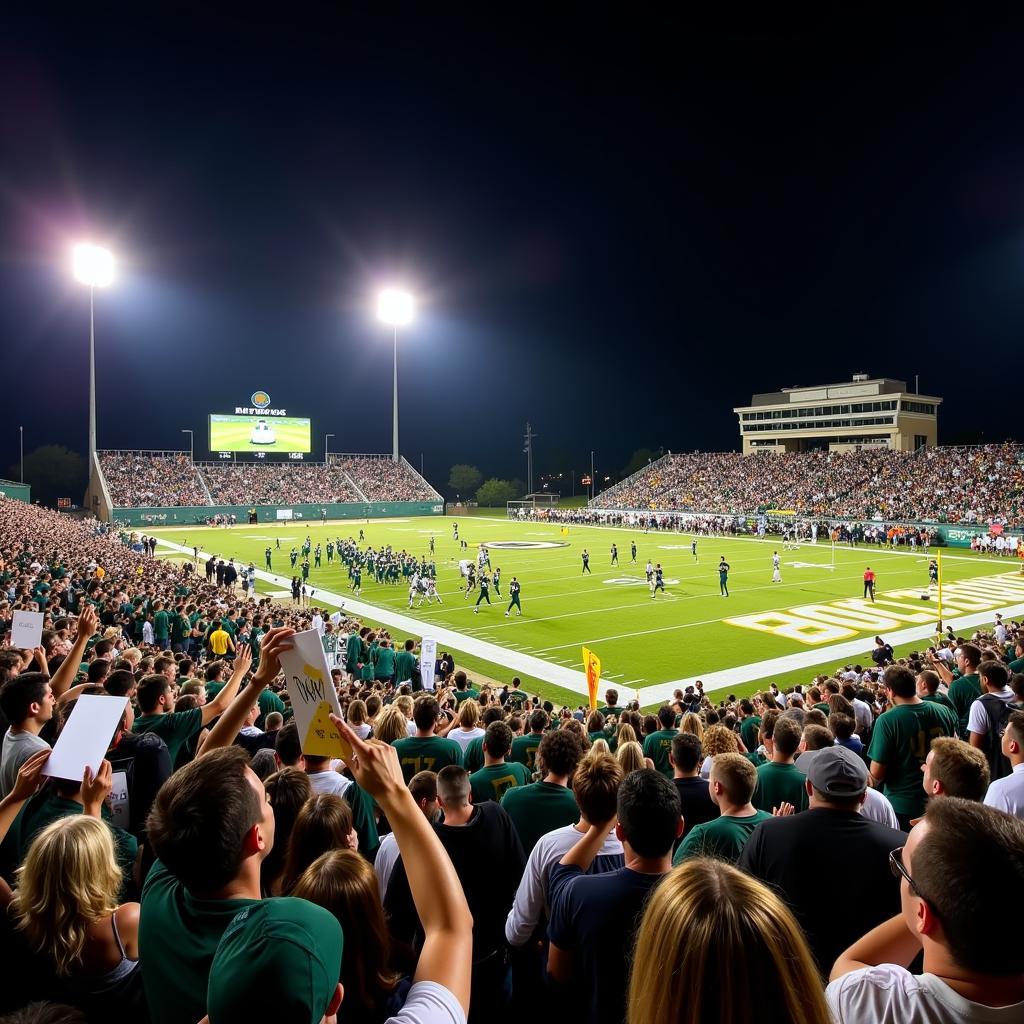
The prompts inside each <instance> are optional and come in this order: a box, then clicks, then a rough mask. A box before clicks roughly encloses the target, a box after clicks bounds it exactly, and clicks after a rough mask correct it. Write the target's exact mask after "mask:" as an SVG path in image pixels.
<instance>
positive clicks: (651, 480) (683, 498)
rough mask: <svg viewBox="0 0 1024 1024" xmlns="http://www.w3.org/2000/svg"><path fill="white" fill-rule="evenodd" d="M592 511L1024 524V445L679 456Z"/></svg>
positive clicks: (597, 501) (620, 487) (625, 484)
mask: <svg viewBox="0 0 1024 1024" xmlns="http://www.w3.org/2000/svg"><path fill="white" fill-rule="evenodd" d="M590 507H592V508H595V509H598V508H599V509H635V510H644V511H646V510H652V511H656V512H665V511H684V512H696V513H711V514H728V513H747V514H750V513H754V512H757V511H760V510H764V509H778V510H789V511H792V512H796V513H798V514H800V515H804V516H817V517H822V518H829V517H834V518H852V519H884V520H886V521H893V522H899V521H907V522H940V523H964V524H967V523H991V522H1001V523H1008V524H1010V525H1014V526H1017V525H1021V524H1022V523H1024V446H1021V445H1016V444H1001V445H985V446H981V447H976V448H954V447H950V448H925V449H921V450H920V451H917V452H899V451H893V450H890V449H876V448H868V449H863V450H861V451H855V452H835V453H830V452H813V453H787V454H772V453H765V454H758V455H747V456H744V455H741V454H739V453H737V452H717V453H714V452H712V453H703V452H693V453H687V454H669V455H665V456H664V457H663V458H661V459H659V460H658V461H657V462H654V463H652V464H651V465H650V466H647V467H645V468H644V469H642V470H641V471H640V472H638V473H635V474H634V475H633V476H631V477H629V478H628V479H626V480H623V481H622V482H620V483H618V484H616V485H614V486H613V487H610V488H609V489H608V490H606V491H603V492H601V493H600V494H598V495H597V496H596V497H595V498H594V500H593V501H591V502H590Z"/></svg>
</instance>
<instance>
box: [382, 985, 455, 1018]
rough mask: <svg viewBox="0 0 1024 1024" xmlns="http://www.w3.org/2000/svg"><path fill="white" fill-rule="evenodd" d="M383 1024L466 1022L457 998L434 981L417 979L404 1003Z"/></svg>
mask: <svg viewBox="0 0 1024 1024" xmlns="http://www.w3.org/2000/svg"><path fill="white" fill-rule="evenodd" d="M385 1024H466V1014H465V1013H464V1012H463V1010H462V1007H461V1006H459V1001H458V999H456V998H455V996H454V995H453V994H452V993H451V992H449V991H448V989H446V988H445V987H444V985H438V984H437V982H436V981H417V982H416V984H415V985H413V987H412V988H411V989H409V994H408V995H407V996H406V997H405V1005H404V1006H403V1007H402V1008H401V1010H399V1011H398V1013H396V1014H395V1015H394V1017H388V1019H387V1021H386V1022H385Z"/></svg>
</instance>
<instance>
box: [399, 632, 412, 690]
mask: <svg viewBox="0 0 1024 1024" xmlns="http://www.w3.org/2000/svg"><path fill="white" fill-rule="evenodd" d="M415 650H416V641H415V640H412V639H410V640H406V641H405V644H404V646H403V648H402V650H400V651H399V652H398V654H397V655H396V656H395V686H401V685H402V683H408V682H409V681H410V680H411V679H412V676H413V673H414V672H415V671H416V655H415V653H414V652H415Z"/></svg>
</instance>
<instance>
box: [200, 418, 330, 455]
mask: <svg viewBox="0 0 1024 1024" xmlns="http://www.w3.org/2000/svg"><path fill="white" fill-rule="evenodd" d="M310 422H311V421H310V420H308V419H304V418H301V417H297V416H233V415H232V416H227V415H220V414H218V413H214V414H212V415H211V416H210V451H211V452H251V453H256V452H281V453H285V452H302V453H303V454H306V453H308V452H309V451H310V449H311V444H310V437H311V430H310Z"/></svg>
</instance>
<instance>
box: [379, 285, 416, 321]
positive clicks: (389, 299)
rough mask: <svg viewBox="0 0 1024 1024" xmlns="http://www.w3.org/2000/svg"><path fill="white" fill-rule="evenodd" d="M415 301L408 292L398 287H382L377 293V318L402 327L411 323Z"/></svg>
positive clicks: (414, 310)
mask: <svg viewBox="0 0 1024 1024" xmlns="http://www.w3.org/2000/svg"><path fill="white" fill-rule="evenodd" d="M415 312H416V301H415V299H413V297H412V296H411V295H410V294H409V293H408V292H403V291H401V290H399V289H398V288H384V289H383V290H382V291H380V292H379V293H378V294H377V319H378V320H382V321H383V322H384V323H386V324H393V325H394V326H396V327H402V326H404V325H405V324H409V323H412V318H413V316H414V315H415Z"/></svg>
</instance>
